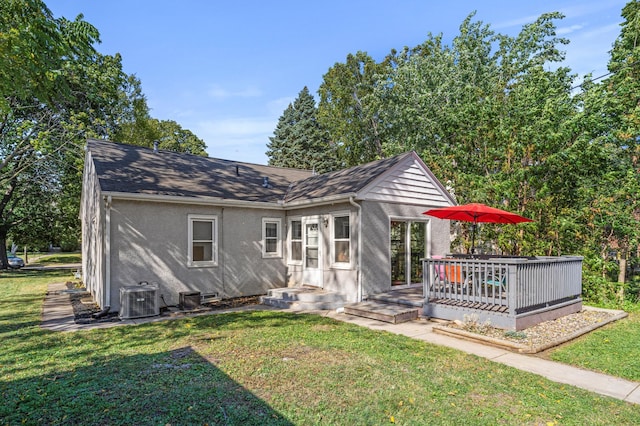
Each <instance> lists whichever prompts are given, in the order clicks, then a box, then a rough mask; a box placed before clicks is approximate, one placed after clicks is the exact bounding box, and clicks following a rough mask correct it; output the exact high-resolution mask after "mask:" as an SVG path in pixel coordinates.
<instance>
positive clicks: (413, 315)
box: [344, 300, 419, 324]
mask: <svg viewBox="0 0 640 426" xmlns="http://www.w3.org/2000/svg"><path fill="white" fill-rule="evenodd" d="M418 311H419V308H417V307H414V306H407V305H399V304H395V303H388V302H382V301H378V300H367V301H365V302H360V303H353V304H349V305H345V307H344V313H345V314H349V315H355V316H358V317H364V318H370V319H374V320H377V321H384V322H389V323H391V324H398V323H401V322H407V321H412V320H414V319H417V318H418Z"/></svg>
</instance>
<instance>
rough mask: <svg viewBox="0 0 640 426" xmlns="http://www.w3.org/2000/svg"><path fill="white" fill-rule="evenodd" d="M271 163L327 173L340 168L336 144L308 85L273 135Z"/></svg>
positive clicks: (269, 154)
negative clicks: (318, 113)
mask: <svg viewBox="0 0 640 426" xmlns="http://www.w3.org/2000/svg"><path fill="white" fill-rule="evenodd" d="M269 140H270V143H269V144H268V145H267V147H268V149H269V150H268V151H267V156H268V157H269V165H271V166H278V167H295V168H302V169H308V170H314V171H316V172H318V173H325V172H329V171H333V170H336V169H338V166H339V164H338V162H337V158H336V152H335V148H334V147H335V144H332V143H330V142H329V139H328V134H327V132H326V131H325V130H324V128H323V127H322V125H321V124H320V123H319V121H318V118H317V109H316V106H315V100H314V99H313V96H312V95H311V94H310V93H309V89H308V88H307V87H306V86H305V87H304V88H303V89H302V90H301V91H300V93H299V94H298V97H297V98H296V99H295V101H294V102H293V104H289V106H287V108H286V109H285V111H284V113H283V114H282V116H280V119H279V120H278V125H277V127H276V129H275V131H274V135H273V137H270V138H269Z"/></svg>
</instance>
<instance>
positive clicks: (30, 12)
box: [0, 0, 106, 267]
mask: <svg viewBox="0 0 640 426" xmlns="http://www.w3.org/2000/svg"><path fill="white" fill-rule="evenodd" d="M98 36H99V34H98V31H97V30H96V29H95V28H94V27H93V26H91V25H90V24H88V23H87V22H85V21H83V19H82V16H81V15H80V16H78V18H76V20H75V21H68V20H67V19H65V18H60V19H54V18H53V17H52V15H51V12H50V11H49V9H48V8H47V7H46V5H45V4H44V3H43V2H42V1H39V0H26V1H16V0H7V1H4V2H2V3H0V90H1V93H0V112H1V115H0V159H1V162H0V185H1V186H2V188H1V190H2V194H3V196H2V202H0V248H1V249H0V263H2V266H3V267H6V264H7V262H6V252H5V250H4V248H5V247H6V240H7V236H8V233H9V232H10V230H11V229H12V228H14V227H16V226H18V225H20V224H21V223H24V222H26V221H29V222H33V223H34V224H35V223H36V222H37V221H38V220H39V219H41V218H42V219H45V216H47V215H48V214H49V213H50V210H49V209H48V208H47V202H48V201H47V200H50V198H49V197H48V196H46V195H47V194H57V193H59V192H57V191H55V190H53V191H49V190H51V189H54V188H52V186H53V187H56V188H57V187H59V185H58V184H59V182H60V175H59V174H58V173H56V172H55V171H53V170H51V168H50V165H51V163H50V160H51V159H52V158H53V157H52V156H55V155H58V154H61V153H62V152H63V151H65V150H66V149H67V147H69V146H71V145H73V144H72V143H71V142H70V140H72V137H71V136H70V132H74V131H76V132H77V131H81V127H82V126H83V125H86V123H92V122H93V118H95V119H96V122H97V123H98V125H100V123H103V124H104V123H105V122H104V120H102V121H101V120H100V119H101V118H102V117H103V115H102V114H101V112H102V111H100V108H96V109H93V110H91V109H90V110H89V111H87V110H86V108H87V107H90V106H91V105H97V103H98V102H97V100H96V99H92V98H91V96H92V95H96V93H90V92H89V91H87V90H81V91H78V90H77V84H78V82H79V81H82V80H83V78H84V77H85V76H86V73H85V71H86V68H85V65H87V64H90V63H93V62H92V60H94V59H95V56H94V55H95V50H94V49H93V43H95V42H98V41H99V38H98ZM101 71H102V70H101ZM101 78H102V80H106V76H104V75H101ZM96 81H100V80H96ZM72 104H73V105H75V106H77V107H78V109H76V110H75V111H74V112H73V113H69V110H68V108H67V110H66V111H67V113H65V109H64V108H65V107H68V106H69V105H72ZM43 173H49V176H48V178H47V179H44V178H43ZM46 181H48V182H51V183H53V185H52V186H50V185H45V184H43V182H46ZM45 189H46V191H45ZM36 206H39V207H40V208H39V209H37V208H36ZM34 226H35V225H34Z"/></svg>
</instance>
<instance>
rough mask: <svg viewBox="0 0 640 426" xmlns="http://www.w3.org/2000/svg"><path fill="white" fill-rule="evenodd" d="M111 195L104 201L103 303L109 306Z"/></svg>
mask: <svg viewBox="0 0 640 426" xmlns="http://www.w3.org/2000/svg"><path fill="white" fill-rule="evenodd" d="M111 202H112V199H111V195H108V196H107V199H106V202H105V209H106V216H105V228H106V229H105V232H104V245H105V249H104V252H105V253H104V255H105V262H104V263H105V275H104V291H105V295H104V305H103V306H102V307H103V308H104V307H106V306H111Z"/></svg>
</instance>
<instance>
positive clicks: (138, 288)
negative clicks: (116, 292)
mask: <svg viewBox="0 0 640 426" xmlns="http://www.w3.org/2000/svg"><path fill="white" fill-rule="evenodd" d="M156 315H160V303H159V302H158V286H156V285H133V286H127V287H120V318H121V319H131V318H143V317H153V316H156Z"/></svg>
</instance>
